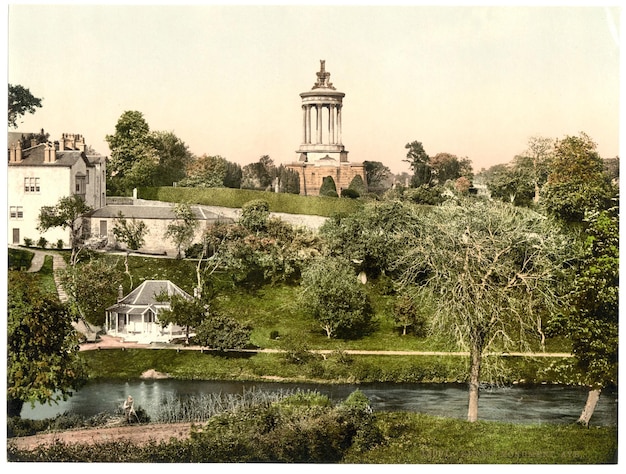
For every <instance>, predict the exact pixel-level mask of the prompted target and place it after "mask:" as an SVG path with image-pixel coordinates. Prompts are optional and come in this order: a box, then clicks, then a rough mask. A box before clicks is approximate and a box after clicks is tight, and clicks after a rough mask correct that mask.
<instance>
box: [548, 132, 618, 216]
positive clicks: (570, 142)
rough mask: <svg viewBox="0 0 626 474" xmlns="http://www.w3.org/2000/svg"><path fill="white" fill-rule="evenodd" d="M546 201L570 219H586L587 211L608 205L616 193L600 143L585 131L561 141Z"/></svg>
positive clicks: (552, 168)
mask: <svg viewBox="0 0 626 474" xmlns="http://www.w3.org/2000/svg"><path fill="white" fill-rule="evenodd" d="M550 169H551V172H550V175H549V176H548V182H547V184H546V186H545V191H544V197H543V204H544V205H545V207H546V209H547V211H548V212H549V213H550V214H552V215H554V216H557V217H559V218H560V219H563V220H564V221H566V222H580V221H582V219H583V217H584V215H585V212H586V211H593V210H603V209H608V208H609V207H610V206H611V205H612V204H611V200H612V199H613V198H614V197H615V196H616V189H614V187H613V186H612V185H611V182H610V179H609V177H608V175H607V174H606V172H605V167H604V162H603V160H602V158H600V155H598V153H597V152H596V144H595V143H594V142H593V141H592V140H591V138H589V136H588V135H586V134H585V133H582V132H581V134H580V136H578V137H574V136H567V137H566V138H564V139H563V140H560V141H557V143H556V146H555V151H554V159H553V160H552V165H551V167H550Z"/></svg>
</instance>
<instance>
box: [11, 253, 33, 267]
mask: <svg viewBox="0 0 626 474" xmlns="http://www.w3.org/2000/svg"><path fill="white" fill-rule="evenodd" d="M34 256H35V255H34V254H33V253H32V252H29V251H28V250H22V249H9V270H21V269H23V268H28V267H30V264H31V262H32V261H33V257H34Z"/></svg>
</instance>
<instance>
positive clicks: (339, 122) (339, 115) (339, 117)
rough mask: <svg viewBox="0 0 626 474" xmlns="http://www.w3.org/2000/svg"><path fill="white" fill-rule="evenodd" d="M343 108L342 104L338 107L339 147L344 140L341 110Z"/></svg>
mask: <svg viewBox="0 0 626 474" xmlns="http://www.w3.org/2000/svg"><path fill="white" fill-rule="evenodd" d="M342 107H343V106H342V105H341V104H340V105H338V106H337V129H338V130H337V131H338V137H337V143H338V144H339V145H341V144H342V143H341V140H342V138H341V109H342Z"/></svg>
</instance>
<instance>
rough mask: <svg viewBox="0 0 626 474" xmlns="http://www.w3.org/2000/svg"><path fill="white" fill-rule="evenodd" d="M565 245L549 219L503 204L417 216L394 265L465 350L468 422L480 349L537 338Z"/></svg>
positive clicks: (474, 404) (519, 345)
mask: <svg viewBox="0 0 626 474" xmlns="http://www.w3.org/2000/svg"><path fill="white" fill-rule="evenodd" d="M566 248H567V244H566V243H565V241H564V237H563V236H562V235H561V234H560V232H559V229H558V228H557V227H556V226H554V225H553V224H552V223H551V221H550V220H549V219H546V218H545V217H544V216H542V215H540V214H537V213H535V212H532V211H529V210H526V209H523V208H516V207H512V206H510V205H506V204H501V203H493V204H489V203H483V202H480V201H479V202H475V203H473V204H469V203H468V204H465V205H462V206H458V205H452V204H448V205H444V206H440V207H437V208H434V209H432V210H431V211H430V212H428V213H424V214H423V215H422V216H421V225H420V228H419V234H418V235H416V238H415V240H414V241H413V242H412V243H411V245H410V246H409V250H408V252H407V253H406V254H405V256H404V257H403V258H402V259H401V260H400V261H399V263H400V265H401V267H402V268H403V270H404V275H403V278H402V282H403V287H404V288H415V287H419V286H423V285H426V286H427V287H428V288H429V289H430V290H432V292H433V293H434V294H435V295H436V299H437V304H436V309H435V311H434V314H433V317H434V320H433V325H434V327H435V328H436V329H437V330H439V331H440V332H442V334H450V335H454V337H455V339H456V342H457V344H458V345H459V346H460V347H461V348H463V349H464V350H468V351H469V353H470V367H469V402H468V420H469V421H476V420H477V419H478V390H479V385H480V382H481V367H482V365H483V354H484V352H485V351H486V350H497V351H506V350H511V349H515V350H523V349H525V348H526V347H527V346H526V345H525V343H527V342H528V341H529V340H532V339H534V340H535V341H539V340H540V337H541V331H542V329H541V328H542V324H541V318H542V314H543V313H544V312H546V311H547V309H549V308H551V307H553V306H554V305H555V304H556V302H557V301H558V299H557V296H556V295H555V294H554V291H555V290H554V288H555V285H554V282H555V279H556V278H557V276H558V274H559V268H560V265H561V262H562V260H563V258H562V257H561V256H560V255H559V252H560V251H561V249H566Z"/></svg>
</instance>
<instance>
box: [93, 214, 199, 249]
mask: <svg viewBox="0 0 626 474" xmlns="http://www.w3.org/2000/svg"><path fill="white" fill-rule="evenodd" d="M90 221H91V222H90V227H91V235H92V236H98V237H104V236H105V235H104V234H103V233H102V231H103V230H104V227H106V237H107V242H108V245H109V246H111V247H119V248H120V249H122V250H125V249H126V246H125V245H124V244H123V243H120V242H117V241H116V239H115V236H114V235H113V227H115V218H112V217H106V218H100V217H92V218H91V219H90ZM135 221H136V222H140V221H143V222H144V223H145V224H146V227H147V229H148V233H147V234H146V236H145V243H144V245H143V247H141V248H140V249H139V251H140V252H147V253H155V254H163V253H166V254H167V255H168V256H170V257H175V256H176V253H177V251H176V246H175V245H174V243H173V242H172V240H171V239H166V238H165V232H167V226H168V225H170V224H171V223H172V220H171V219H135ZM207 225H209V224H208V221H199V224H198V227H197V228H196V233H195V235H194V238H193V243H196V242H200V241H201V239H202V234H203V233H204V230H205V228H206V226H207ZM182 250H183V251H184V250H185V249H182Z"/></svg>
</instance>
